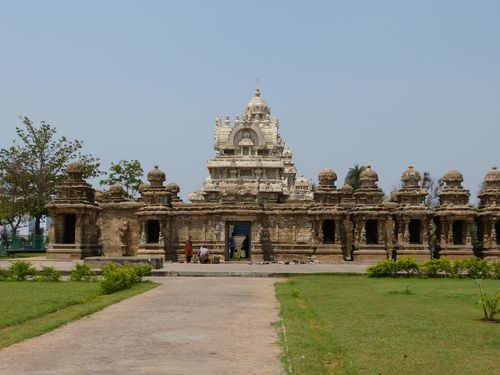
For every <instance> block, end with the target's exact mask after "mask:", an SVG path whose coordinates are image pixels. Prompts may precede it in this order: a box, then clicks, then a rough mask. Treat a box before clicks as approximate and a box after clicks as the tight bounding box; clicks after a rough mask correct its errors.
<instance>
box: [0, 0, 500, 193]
mask: <svg viewBox="0 0 500 375" xmlns="http://www.w3.org/2000/svg"><path fill="white" fill-rule="evenodd" d="M499 20H500V1H486V0H485V1H482V0H478V1H472V0H470V1H460V0H449V1H445V0H440V1H435V0H430V1H427V0H419V1H404V0H394V1H368V0H367V1H324V2H313V1H309V2H305V1H300V2H293V1H281V2H279V1H272V2H271V1H244V2H243V1H241V2H235V1H196V2H194V1H171V2H167V1H78V2H77V1H48V0H45V1H22V0H19V1H1V2H0V129H1V132H0V147H6V146H8V145H9V144H10V142H11V140H12V139H13V138H14V137H15V129H14V128H15V126H16V125H19V124H20V122H19V120H18V116H20V115H25V114H26V115H29V116H30V117H31V118H32V119H33V120H34V121H36V122H38V121H40V120H46V121H48V122H49V123H51V124H52V125H54V126H56V127H57V128H58V130H59V133H60V134H64V135H66V136H68V137H70V138H78V139H81V140H83V141H84V148H85V151H86V152H89V153H92V154H94V155H95V156H99V157H100V158H101V159H102V161H103V163H104V165H105V166H106V167H107V166H108V165H109V163H110V162H111V161H118V160H119V159H138V160H140V161H141V162H142V164H143V166H144V169H145V170H146V171H147V170H149V169H150V168H151V167H152V166H153V165H155V164H159V165H160V167H161V168H162V169H163V170H164V171H165V172H166V174H167V180H168V181H175V182H177V183H178V184H179V185H180V187H181V191H182V193H181V194H182V196H183V197H184V198H185V197H187V194H188V193H189V192H191V191H193V190H195V189H197V188H199V186H200V185H201V183H202V181H203V179H204V178H205V177H206V175H207V170H206V161H207V160H208V159H209V158H211V157H213V148H212V147H213V129H214V118H215V116H217V115H219V116H221V117H223V116H225V114H226V113H229V114H230V115H231V118H233V117H234V115H236V114H241V113H242V112H243V110H244V107H245V105H246V103H247V101H248V100H249V99H250V98H251V97H252V95H253V92H254V89H255V82H256V78H257V77H258V78H259V82H260V86H261V90H262V96H263V97H264V98H265V99H266V100H267V101H268V102H269V104H270V106H271V109H272V116H277V117H279V118H280V124H281V127H280V129H281V132H282V136H283V139H284V140H285V142H286V143H287V145H288V146H290V147H291V149H292V151H293V154H294V159H295V161H296V163H297V166H298V169H299V172H301V173H303V174H304V175H305V176H307V177H310V178H313V179H314V180H316V178H317V174H318V172H319V170H320V169H321V168H325V167H329V168H333V169H335V170H336V171H337V174H338V175H339V180H340V181H339V182H338V184H337V185H342V183H343V180H344V177H345V174H346V172H347V170H348V169H349V167H351V166H353V165H354V163H359V164H371V165H372V166H373V168H374V169H375V170H376V171H377V172H378V174H379V179H380V186H381V187H382V188H384V190H385V191H386V193H389V191H390V190H391V188H392V187H393V186H395V185H396V184H397V183H398V182H399V180H400V176H401V173H402V172H403V171H404V170H405V169H406V167H407V166H408V165H409V164H412V165H414V166H415V168H417V169H419V170H421V171H423V170H427V171H430V172H431V174H432V175H434V176H440V175H442V174H443V173H445V172H446V171H447V170H449V169H453V168H456V169H459V170H460V171H462V173H463V174H464V178H465V182H464V185H465V186H466V187H467V188H470V189H471V191H472V193H473V194H474V195H475V194H476V193H477V190H478V186H479V185H480V183H481V181H482V179H483V178H484V175H485V173H486V172H487V171H488V170H489V168H490V167H491V166H492V165H498V166H499V167H500V150H499V145H500V21H499Z"/></svg>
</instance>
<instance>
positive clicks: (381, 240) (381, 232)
mask: <svg viewBox="0 0 500 375" xmlns="http://www.w3.org/2000/svg"><path fill="white" fill-rule="evenodd" d="M385 222H386V219H384V221H382V220H379V219H377V233H378V244H379V245H384V244H385Z"/></svg>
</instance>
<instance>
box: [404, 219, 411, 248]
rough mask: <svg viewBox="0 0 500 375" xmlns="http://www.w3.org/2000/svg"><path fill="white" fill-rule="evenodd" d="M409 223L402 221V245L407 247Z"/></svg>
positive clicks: (408, 242)
mask: <svg viewBox="0 0 500 375" xmlns="http://www.w3.org/2000/svg"><path fill="white" fill-rule="evenodd" d="M409 227H410V222H409V220H406V219H405V221H404V233H403V242H404V245H409V244H410V228H409Z"/></svg>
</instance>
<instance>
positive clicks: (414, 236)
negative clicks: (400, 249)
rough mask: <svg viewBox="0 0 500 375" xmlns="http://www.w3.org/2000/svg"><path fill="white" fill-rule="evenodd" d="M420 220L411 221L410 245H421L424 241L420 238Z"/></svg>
mask: <svg viewBox="0 0 500 375" xmlns="http://www.w3.org/2000/svg"><path fill="white" fill-rule="evenodd" d="M420 224H421V221H420V220H410V225H409V228H408V229H409V231H410V243H411V244H421V243H422V239H421V238H420V232H421V230H420Z"/></svg>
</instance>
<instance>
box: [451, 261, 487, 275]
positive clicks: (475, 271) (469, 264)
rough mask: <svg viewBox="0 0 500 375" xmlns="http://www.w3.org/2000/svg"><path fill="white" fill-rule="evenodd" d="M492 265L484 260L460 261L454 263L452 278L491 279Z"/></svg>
mask: <svg viewBox="0 0 500 375" xmlns="http://www.w3.org/2000/svg"><path fill="white" fill-rule="evenodd" d="M490 274H491V270H490V265H489V264H488V262H486V261H485V260H484V259H475V258H470V259H460V260H456V261H455V262H453V264H452V266H451V276H453V277H469V278H471V279H483V278H487V277H490Z"/></svg>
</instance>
